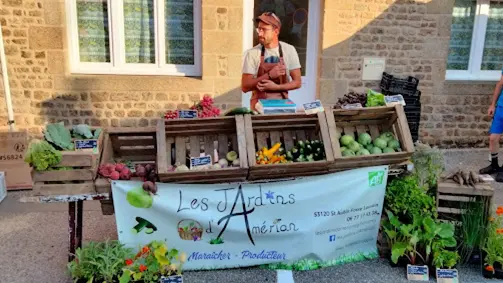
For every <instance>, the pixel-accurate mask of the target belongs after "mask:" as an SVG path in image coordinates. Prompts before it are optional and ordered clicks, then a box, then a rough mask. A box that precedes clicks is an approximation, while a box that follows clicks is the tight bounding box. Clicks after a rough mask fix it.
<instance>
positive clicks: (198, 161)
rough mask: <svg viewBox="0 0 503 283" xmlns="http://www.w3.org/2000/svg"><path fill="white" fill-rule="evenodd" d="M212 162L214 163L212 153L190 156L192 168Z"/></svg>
mask: <svg viewBox="0 0 503 283" xmlns="http://www.w3.org/2000/svg"><path fill="white" fill-rule="evenodd" d="M211 164H213V163H212V162H211V155H206V156H201V157H191V158H190V169H194V168H198V167H203V166H207V165H211Z"/></svg>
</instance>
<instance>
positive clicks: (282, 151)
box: [278, 147, 286, 155]
mask: <svg viewBox="0 0 503 283" xmlns="http://www.w3.org/2000/svg"><path fill="white" fill-rule="evenodd" d="M285 153H286V152H285V148H284V147H280V148H279V149H278V154H279V155H283V154H285Z"/></svg>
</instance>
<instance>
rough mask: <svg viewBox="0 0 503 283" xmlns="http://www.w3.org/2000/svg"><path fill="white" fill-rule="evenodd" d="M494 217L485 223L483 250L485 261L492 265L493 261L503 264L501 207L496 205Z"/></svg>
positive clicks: (502, 216) (502, 217)
mask: <svg viewBox="0 0 503 283" xmlns="http://www.w3.org/2000/svg"><path fill="white" fill-rule="evenodd" d="M496 214H497V215H496V217H492V218H491V219H490V221H489V224H488V225H487V234H486V235H487V238H486V239H485V243H484V245H483V246H484V247H483V250H484V251H485V252H486V257H485V259H484V260H485V263H487V264H489V265H491V266H492V265H494V263H495V262H499V263H500V264H503V228H500V227H501V225H502V220H503V207H498V209H497V210H496Z"/></svg>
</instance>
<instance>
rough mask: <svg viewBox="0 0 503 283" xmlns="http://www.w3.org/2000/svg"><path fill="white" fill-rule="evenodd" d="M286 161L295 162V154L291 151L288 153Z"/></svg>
mask: <svg viewBox="0 0 503 283" xmlns="http://www.w3.org/2000/svg"><path fill="white" fill-rule="evenodd" d="M286 159H287V160H293V154H292V152H291V151H288V152H287V153H286Z"/></svg>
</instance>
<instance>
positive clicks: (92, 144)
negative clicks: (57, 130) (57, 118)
mask: <svg viewBox="0 0 503 283" xmlns="http://www.w3.org/2000/svg"><path fill="white" fill-rule="evenodd" d="M74 144H75V150H76V151H91V152H93V153H98V140H75V141H74Z"/></svg>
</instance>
